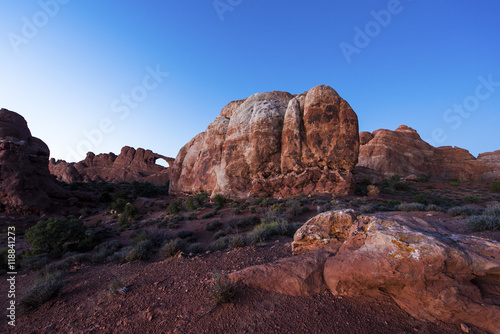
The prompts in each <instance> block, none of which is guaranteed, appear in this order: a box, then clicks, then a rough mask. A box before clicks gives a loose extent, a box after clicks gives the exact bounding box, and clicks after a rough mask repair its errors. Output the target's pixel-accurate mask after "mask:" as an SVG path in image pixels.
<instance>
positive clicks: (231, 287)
mask: <svg viewBox="0 0 500 334" xmlns="http://www.w3.org/2000/svg"><path fill="white" fill-rule="evenodd" d="M212 279H213V283H212V285H211V287H210V296H211V297H212V298H213V299H214V300H215V302H216V303H217V305H221V304H225V303H229V302H230V301H231V299H232V298H233V297H234V295H235V293H236V289H237V286H236V284H235V283H233V282H232V281H231V279H230V278H229V277H228V276H227V275H223V274H220V273H213V274H212Z"/></svg>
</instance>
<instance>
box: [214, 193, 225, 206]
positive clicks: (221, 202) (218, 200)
mask: <svg viewBox="0 0 500 334" xmlns="http://www.w3.org/2000/svg"><path fill="white" fill-rule="evenodd" d="M214 203H215V206H216V207H218V208H223V207H224V206H225V205H226V198H225V197H224V196H223V195H221V194H216V195H215V196H214Z"/></svg>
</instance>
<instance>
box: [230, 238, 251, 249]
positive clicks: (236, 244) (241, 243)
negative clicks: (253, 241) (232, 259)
mask: <svg viewBox="0 0 500 334" xmlns="http://www.w3.org/2000/svg"><path fill="white" fill-rule="evenodd" d="M229 245H230V246H231V248H232V249H236V248H241V247H245V246H246V245H247V240H246V238H244V237H243V236H241V235H236V236H233V237H231V239H230V240H229Z"/></svg>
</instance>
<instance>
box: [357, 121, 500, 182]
mask: <svg viewBox="0 0 500 334" xmlns="http://www.w3.org/2000/svg"><path fill="white" fill-rule="evenodd" d="M360 142H361V147H360V152H359V162H358V165H357V166H356V174H357V175H359V176H356V179H358V180H359V179H362V178H369V179H372V181H380V178H381V177H390V176H392V175H395V174H397V175H400V176H403V177H406V176H409V175H420V174H424V173H432V174H433V175H434V176H435V177H437V178H439V179H445V180H448V179H460V180H470V181H494V180H499V179H500V151H496V152H492V153H484V154H481V155H480V156H479V157H478V158H477V159H476V158H475V157H474V156H473V155H471V154H470V153H469V152H468V151H467V150H464V149H461V148H458V147H450V146H443V147H437V148H436V147H433V146H431V145H429V144H427V143H426V142H425V141H423V140H422V139H421V138H420V136H419V135H418V133H417V131H415V130H413V129H412V128H410V127H407V126H405V125H401V126H400V127H399V128H397V129H396V131H391V130H385V129H381V130H377V131H374V132H373V133H369V132H361V133H360Z"/></svg>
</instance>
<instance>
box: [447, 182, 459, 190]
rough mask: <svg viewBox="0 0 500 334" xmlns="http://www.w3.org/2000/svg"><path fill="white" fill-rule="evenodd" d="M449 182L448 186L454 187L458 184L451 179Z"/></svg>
mask: <svg viewBox="0 0 500 334" xmlns="http://www.w3.org/2000/svg"><path fill="white" fill-rule="evenodd" d="M449 184H450V186H452V187H455V188H456V187H458V186H459V184H458V182H456V181H452V182H450V183H449Z"/></svg>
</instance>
